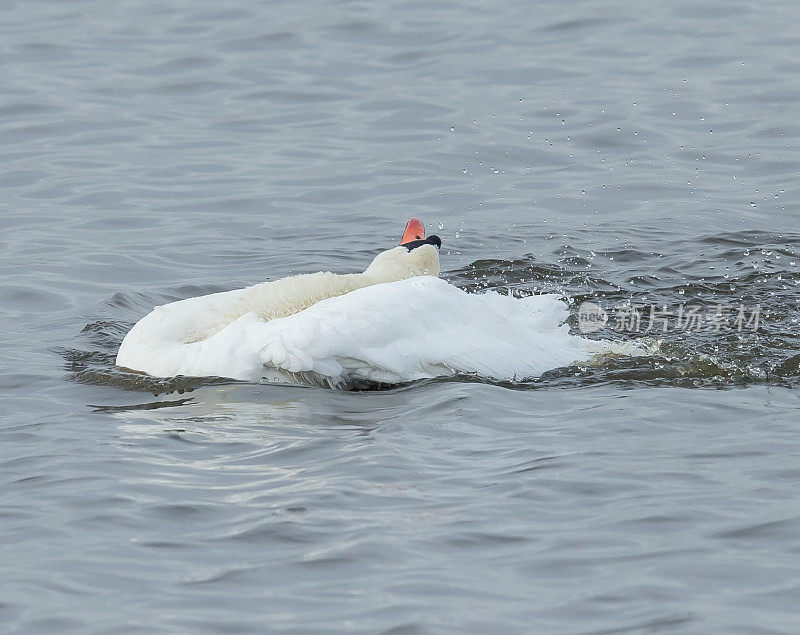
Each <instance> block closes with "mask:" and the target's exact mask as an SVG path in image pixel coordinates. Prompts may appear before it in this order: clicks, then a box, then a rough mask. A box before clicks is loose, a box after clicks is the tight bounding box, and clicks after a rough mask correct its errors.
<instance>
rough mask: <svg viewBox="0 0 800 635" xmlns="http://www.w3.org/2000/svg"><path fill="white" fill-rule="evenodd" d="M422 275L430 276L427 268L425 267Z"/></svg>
mask: <svg viewBox="0 0 800 635" xmlns="http://www.w3.org/2000/svg"><path fill="white" fill-rule="evenodd" d="M422 275H424V276H427V275H428V268H427V267H425V268H424V269H423V270H422Z"/></svg>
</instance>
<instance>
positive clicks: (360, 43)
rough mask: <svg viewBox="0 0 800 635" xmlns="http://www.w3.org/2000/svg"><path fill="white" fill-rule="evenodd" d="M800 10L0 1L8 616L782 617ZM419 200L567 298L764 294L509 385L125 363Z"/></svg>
mask: <svg viewBox="0 0 800 635" xmlns="http://www.w3.org/2000/svg"><path fill="white" fill-rule="evenodd" d="M798 19H800V9H798V8H796V7H795V6H794V5H792V4H790V3H786V4H777V3H776V4H763V3H756V2H724V3H723V2H710V3H709V2H706V3H691V2H678V3H656V2H642V3H626V2H612V1H606V0H602V1H600V2H574V3H563V2H537V3H528V2H510V3H505V4H504V5H503V6H495V5H492V4H490V3H474V2H458V3H455V2H453V3H447V2H438V3H433V4H431V3H422V2H400V1H397V2H383V3H366V2H319V3H309V4H305V5H302V4H292V3H284V2H275V3H271V2H270V3H267V2H255V1H251V2H245V1H244V0H238V1H234V2H225V3H221V4H219V5H213V6H212V5H209V6H207V7H201V6H199V5H198V3H196V2H188V1H186V2H182V1H174V2H144V3H143V2H133V1H128V2H125V1H119V2H113V3H109V2H101V1H96V2H91V1H87V2H70V3H64V2H57V1H52V2H48V1H25V2H22V1H19V2H13V1H12V2H5V3H2V4H0V23H2V24H3V28H2V37H0V80H2V89H3V90H2V93H0V267H2V269H1V270H2V276H0V347H1V350H2V351H3V354H2V356H0V412H2V413H3V414H2V418H0V492H1V494H0V580H1V582H0V625H2V628H3V630H6V631H15V632H64V631H72V632H81V633H83V632H109V633H110V632H115V633H116V632H136V633H160V632H223V631H224V632H230V631H242V632H265V631H274V630H289V631H292V630H296V631H303V632H381V631H396V632H415V631H420V632H429V631H432V632H453V631H474V632H501V631H502V632H508V631H516V632H530V631H535V632H562V633H606V632H693V633H707V632H761V633H791V632H796V630H797V624H798V614H799V613H800V576H799V575H798V570H800V511H798V510H800V459H799V458H798V457H799V455H800V451H799V450H798V448H800V425H799V424H798V422H799V421H800V417H798V414H800V401H798V392H797V383H798V374H800V356H799V355H800V338H798V335H797V330H798V305H797V301H798V292H797V290H798V287H800V265H798V263H800V211H798V210H799V208H800V187H798V185H797V183H798V176H800V154H798V151H799V150H800V123H799V122H800V62H798V60H800V34H798V31H797V28H796V25H797V22H798ZM411 216H418V217H420V218H422V219H424V220H425V221H426V222H427V223H428V226H429V228H430V229H431V230H432V231H435V232H436V233H437V234H439V235H441V236H442V237H443V239H444V241H445V242H444V245H443V248H442V251H441V260H442V267H443V276H444V277H445V278H447V279H448V280H449V281H450V282H452V283H453V284H456V285H457V286H460V287H462V288H465V289H467V290H470V291H476V292H479V291H482V290H485V289H496V290H502V291H503V292H504V293H509V292H510V293H514V294H518V295H525V294H530V293H533V292H542V291H558V292H560V293H562V294H564V295H565V297H567V298H568V299H569V300H570V302H571V303H572V304H571V306H572V311H573V317H572V318H571V322H570V323H571V324H572V325H573V326H576V324H577V323H576V321H575V320H576V314H577V306H578V304H580V303H581V302H582V301H584V300H593V301H597V302H601V303H604V304H605V305H606V306H609V307H611V306H614V305H618V304H620V303H624V302H634V303H640V304H645V305H669V306H677V305H679V304H682V303H686V302H693V303H696V304H697V305H699V306H701V307H703V308H704V309H709V308H712V307H714V306H719V305H725V306H733V307H735V306H739V305H741V304H746V305H748V306H752V305H756V304H759V305H760V306H761V323H760V326H759V328H758V329H757V330H755V331H753V330H749V331H747V330H745V331H743V332H733V331H726V332H722V333H718V332H704V333H687V332H669V333H666V334H664V335H663V336H662V337H661V340H662V341H661V344H660V349H659V350H660V353H659V354H658V355H655V354H654V355H652V356H648V357H645V358H636V359H633V358H617V359H609V360H605V361H603V362H602V363H601V364H598V365H593V366H575V367H570V368H566V369H554V370H553V371H551V372H549V373H547V374H545V376H543V377H542V378H539V379H526V380H524V381H519V382H517V383H514V384H491V383H486V382H482V381H480V379H479V378H475V377H460V378H455V379H448V380H431V381H424V382H418V383H413V384H409V385H403V386H374V387H371V388H372V389H370V390H364V391H351V392H345V391H333V390H324V389H320V388H314V387H303V386H278V385H267V384H244V383H235V382H230V381H225V380H220V379H188V378H177V379H168V380H153V379H149V378H147V377H144V376H140V375H135V374H132V373H128V372H125V371H123V370H122V369H118V368H116V367H115V366H114V357H115V355H116V351H117V348H118V347H119V343H120V342H121V340H122V337H123V336H124V334H125V333H126V332H127V330H128V329H129V328H130V327H131V326H132V324H133V323H135V322H136V320H138V319H139V318H140V317H142V316H143V315H145V314H146V313H147V312H149V311H150V310H151V309H152V307H153V306H155V305H158V304H163V303H165V302H169V301H172V300H177V299H181V298H186V297H190V296H195V295H201V294H205V293H211V292H215V291H221V290H227V289H232V288H237V287H241V286H244V285H247V284H253V283H256V282H261V281H264V280H271V279H275V278H279V277H282V276H285V275H290V274H294V273H300V272H311V271H317V270H323V269H329V270H332V271H339V272H345V271H358V270H363V268H364V267H365V266H366V265H367V264H368V263H369V261H370V260H371V258H372V257H373V256H374V255H375V254H376V253H378V252H379V251H381V250H383V249H385V248H388V247H391V246H393V245H395V244H396V243H397V241H398V238H399V236H400V234H401V232H402V228H403V226H404V224H405V222H406V221H407V220H408V218H409V217H411ZM440 224H441V227H440ZM598 335H600V336H603V337H613V338H616V339H632V338H636V337H638V334H633V333H625V332H621V333H618V332H615V331H613V330H612V329H611V326H610V325H609V326H608V327H607V328H605V329H604V330H602V331H601V332H600V333H599V334H598Z"/></svg>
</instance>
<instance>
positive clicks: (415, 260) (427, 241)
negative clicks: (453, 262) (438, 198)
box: [364, 218, 442, 282]
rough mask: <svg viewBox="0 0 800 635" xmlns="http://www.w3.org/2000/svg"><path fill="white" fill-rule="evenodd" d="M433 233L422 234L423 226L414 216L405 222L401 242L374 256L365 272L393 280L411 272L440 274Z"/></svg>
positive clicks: (437, 243) (439, 244)
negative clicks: (428, 234) (426, 235)
mask: <svg viewBox="0 0 800 635" xmlns="http://www.w3.org/2000/svg"><path fill="white" fill-rule="evenodd" d="M441 245H442V239H441V238H439V237H438V236H436V235H435V234H433V235H431V236H428V237H427V238H426V237H425V226H424V225H423V224H422V223H421V222H420V221H419V220H417V219H416V218H412V219H411V220H410V221H408V224H407V225H406V231H405V233H403V238H402V239H401V240H400V245H399V246H398V247H395V248H394V249H388V250H386V251H383V252H381V253H379V254H378V255H377V256H375V259H374V260H373V261H372V263H371V264H370V266H369V267H367V270H366V271H365V272H364V273H365V274H366V275H367V276H369V277H370V278H374V279H375V280H377V281H379V282H394V281H395V280H405V279H406V278H413V277H414V276H438V275H439V247H440V246H441Z"/></svg>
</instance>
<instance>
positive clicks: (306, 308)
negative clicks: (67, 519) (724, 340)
mask: <svg viewBox="0 0 800 635" xmlns="http://www.w3.org/2000/svg"><path fill="white" fill-rule="evenodd" d="M440 244H441V240H440V239H439V238H438V237H437V236H431V237H429V238H425V230H424V227H423V225H422V223H420V221H418V220H417V219H412V220H411V221H409V224H408V225H407V227H406V232H405V233H404V235H403V240H402V244H401V246H399V247H395V248H394V249H390V250H388V251H384V252H383V253H380V254H378V256H376V257H375V259H374V260H373V261H372V264H370V266H369V267H368V268H367V269H366V271H364V273H357V274H347V275H336V274H333V273H330V272H322V273H314V274H308V275H300V276H293V277H290V278H284V279H282V280H276V281H274V282H266V283H262V284H258V285H255V286H252V287H248V288H246V289H239V290H236V291H228V292H225V293H215V294H211V295H206V296H202V297H197V298H189V299H187V300H181V301H179V302H173V303H171V304H167V305H165V306H161V307H157V308H156V309H154V310H153V312H152V313H150V314H149V315H147V316H145V317H144V318H142V319H141V320H140V321H139V322H137V323H136V325H135V326H134V327H133V328H132V329H131V330H130V332H129V333H128V334H127V335H126V336H125V339H124V340H123V342H122V345H121V346H120V350H119V354H118V355H117V365H118V366H121V367H125V368H129V369H133V370H137V371H141V372H145V373H147V374H150V375H154V376H157V377H171V376H174V375H190V376H221V377H230V378H234V379H244V380H259V379H262V378H266V379H268V380H271V381H302V382H306V383H314V384H319V385H328V386H342V387H346V386H352V385H354V384H358V383H360V382H389V383H398V382H403V381H412V380H417V379H423V378H428V377H437V376H442V375H453V374H461V373H463V374H474V375H478V376H480V377H484V378H487V379H496V380H521V379H525V378H531V377H536V376H539V375H540V374H541V373H543V372H544V371H546V370H549V369H552V368H557V367H561V366H566V365H569V364H570V363H572V362H577V361H586V360H589V359H590V358H591V357H592V355H593V354H594V353H596V352H600V351H602V352H622V353H625V354H632V351H631V350H629V349H628V350H617V349H618V348H619V347H618V346H617V345H612V344H611V343H610V342H602V341H600V342H598V341H593V340H587V339H584V338H581V337H576V336H573V335H570V334H569V327H568V326H567V325H565V324H564V320H565V319H566V318H567V316H568V310H567V307H566V304H565V303H564V302H563V300H562V299H561V298H560V297H559V296H557V295H553V294H550V295H538V296H531V297H527V298H513V297H508V296H503V295H499V294H497V293H494V292H487V293H483V294H471V293H466V292H464V291H462V290H461V289H458V288H457V287H455V286H453V285H451V284H448V283H447V282H445V281H444V280H441V279H439V278H437V277H436V276H438V274H439V255H438V247H439V245H440Z"/></svg>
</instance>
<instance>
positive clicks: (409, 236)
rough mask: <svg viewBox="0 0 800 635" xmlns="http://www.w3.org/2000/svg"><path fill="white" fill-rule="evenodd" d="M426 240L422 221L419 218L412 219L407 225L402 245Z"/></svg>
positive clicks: (401, 241) (401, 240)
mask: <svg viewBox="0 0 800 635" xmlns="http://www.w3.org/2000/svg"><path fill="white" fill-rule="evenodd" d="M424 239H425V225H423V224H422V221H421V220H420V219H418V218H412V219H411V220H410V221H408V224H407V225H406V231H405V232H404V233H403V237H402V238H401V239H400V244H401V245H405V244H406V243H410V242H413V241H415V240H424Z"/></svg>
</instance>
